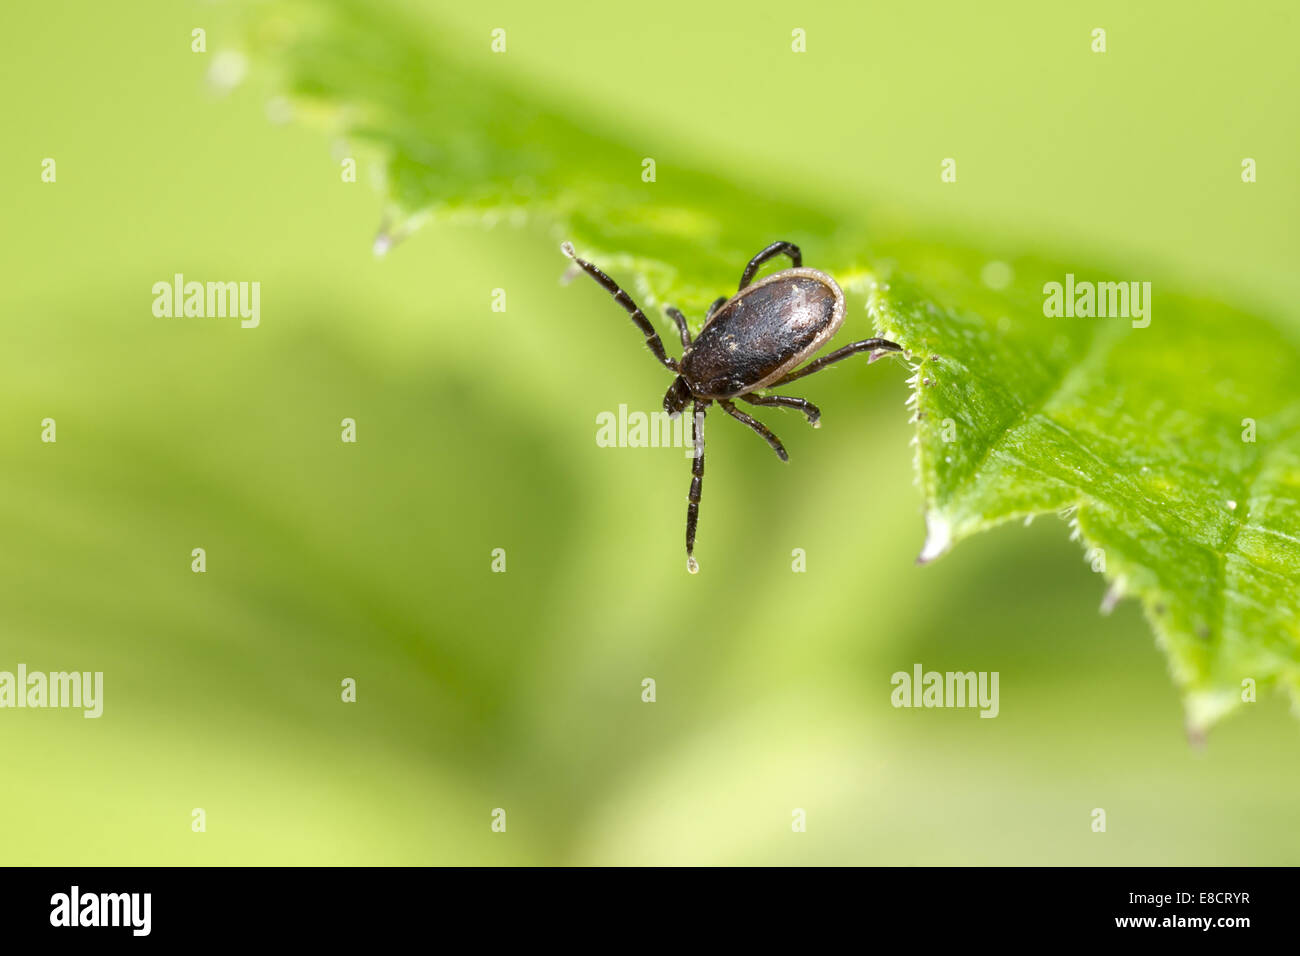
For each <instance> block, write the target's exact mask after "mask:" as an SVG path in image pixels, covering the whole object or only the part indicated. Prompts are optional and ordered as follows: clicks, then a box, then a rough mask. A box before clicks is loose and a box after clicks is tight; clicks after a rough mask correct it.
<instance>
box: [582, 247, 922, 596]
mask: <svg viewBox="0 0 1300 956" xmlns="http://www.w3.org/2000/svg"><path fill="white" fill-rule="evenodd" d="M560 250H561V251H562V252H563V253H564V254H565V255H566V256H568V257H569V258H570V259H572V260H573V261H574V263H576V264H577V266H578V267H579V268H581V269H582V270H583V271H584V272H586V273H587V275H589V276H591V277H592V278H593V279H595V280H596V281H597V282H599V283H600V284H601V286H602V287H603V288H604V289H605V290H606V291H607V292H609V294H610V295H612V296H613V297H614V301H615V302H617V303H618V304H619V305H621V306H622V307H623V308H624V309H626V310H627V313H628V315H630V316H631V317H632V321H633V322H635V323H636V326H637V328H639V329H640V330H641V332H642V333H643V334H644V335H645V344H646V345H647V346H648V347H649V349H650V352H651V354H653V355H654V357H655V358H656V359H658V360H659V364H660V365H662V366H663V367H664V368H666V369H668V371H670V372H673V373H675V375H676V377H675V378H674V379H673V382H672V384H671V385H669V386H668V392H667V394H666V395H664V410H665V411H666V412H668V414H669V415H670V416H672V417H674V418H675V417H676V416H678V415H680V414H681V413H682V412H683V411H684V410H685V409H686V406H687V405H690V406H692V408H691V413H692V420H691V440H692V442H693V443H694V447H695V456H694V459H693V460H692V464H691V490H690V495H689V497H688V498H687V505H686V569H687V570H688V571H690V572H691V573H692V574H694V573H696V572H697V571H699V569H700V566H699V564H698V563H697V562H696V560H695V528H696V525H697V523H698V522H699V517H700V491H701V487H702V486H703V484H704V415H705V411H706V410H707V409H708V407H709V406H710V405H712V404H713V403H714V402H717V403H718V405H720V406H721V407H722V410H723V411H724V412H726V413H727V414H728V415H730V416H731V417H732V418H734V419H736V421H738V422H740V423H741V424H743V425H747V426H749V427H750V428H752V429H753V430H754V431H755V432H757V433H758V434H759V435H760V436H761V437H762V438H763V440H764V441H766V442H767V443H768V444H769V445H771V446H772V450H773V451H774V452H776V454H777V457H778V458H780V459H781V460H782V461H789V460H790V456H789V455H787V454H786V451H785V446H784V445H782V444H781V440H780V439H779V438H777V437H776V435H774V434H772V431H771V429H769V428H768V427H767V426H766V425H764V424H763V423H762V422H760V421H758V420H757V419H755V418H752V417H750V416H749V415H746V414H745V413H744V412H742V411H741V410H740V409H739V408H737V407H736V405H735V402H734V401H733V399H739V400H740V401H742V402H745V403H747V404H749V405H758V406H777V407H780V408H793V409H796V410H797V411H800V412H803V414H804V415H805V416H806V417H807V419H808V423H809V424H810V425H812V426H813V427H814V428H817V427H819V425H820V422H821V410H820V409H819V408H818V407H817V406H816V405H814V404H813V403H812V402H810V401H808V400H807V399H805V398H795V397H794V396H791V395H767V394H759V393H760V392H761V391H762V390H764V389H768V388H773V387H775V386H778V385H785V384H786V383H788V382H793V381H794V380H795V379H800V378H803V377H804V376H806V375H811V374H813V372H820V371H821V370H822V369H824V368H826V366H828V365H831V364H833V363H835V362H838V361H840V360H841V359H846V358H848V357H849V356H850V355H856V354H857V353H859V352H869V353H871V354H870V358H869V361H873V362H874V361H875V360H876V359H877V358H878V357H879V354H878V353H881V352H899V351H902V347H901V346H899V345H896V344H895V343H893V342H890V341H888V340H887V339H863V340H862V341H860V342H853V343H851V344H849V345H846V346H844V347H843V348H841V349H836V350H835V351H834V352H830V353H829V354H827V355H823V356H822V357H821V358H819V359H817V360H816V361H814V362H809V363H808V364H807V365H803V367H802V368H800V367H799V366H800V365H802V363H803V362H804V361H805V360H806V359H807V358H808V357H809V356H811V355H812V354H813V353H814V352H816V351H817V350H818V349H820V348H821V347H822V346H823V345H825V344H826V343H827V342H829V341H830V339H831V336H833V335H834V334H835V333H836V332H837V331H838V330H839V328H840V326H841V325H842V324H843V323H844V293H843V292H841V291H840V287H839V286H838V285H837V284H836V282H835V280H834V279H832V278H831V277H830V276H828V275H827V274H826V273H824V272H820V271H818V270H817V269H806V268H804V265H803V254H802V253H800V251H799V247H798V246H796V245H794V243H790V242H774V243H772V244H771V245H770V246H768V247H767V248H766V249H764V250H763V251H762V252H760V253H759V254H758V255H756V256H754V258H752V259H750V260H749V264H748V265H746V266H745V271H744V272H742V273H741V274H740V288H739V289H737V291H736V294H735V295H733V296H731V298H727V297H726V296H725V295H724V296H721V297H719V298H718V299H717V301H715V302H714V303H713V304H712V305H711V306H709V310H708V313H707V314H706V315H705V317H704V327H703V328H702V329H700V334H699V335H698V336H696V337H695V339H694V340H693V341H692V339H691V330H690V329H689V328H688V327H687V325H686V316H684V315H682V313H681V312H680V311H678V310H677V309H675V308H673V307H672V306H668V307H667V308H665V310H664V311H665V312H667V313H668V316H669V318H671V319H672V320H673V322H675V323H676V324H677V331H678V332H680V333H681V337H682V357H681V359H680V360H679V359H674V358H672V357H671V356H669V355H668V353H667V352H666V351H664V343H663V340H662V339H660V338H659V333H658V332H656V331H655V328H654V326H653V325H651V324H650V320H649V319H647V318H646V315H645V313H644V312H642V311H641V308H640V307H639V306H638V305H637V304H636V303H635V302H633V301H632V297H631V296H630V295H628V294H627V293H626V292H624V291H623V290H622V289H621V288H619V286H618V283H617V282H615V281H614V280H613V279H611V278H610V277H609V276H607V275H605V273H603V272H601V271H600V269H598V268H596V266H594V265H592V264H591V263H590V262H588V261H586V260H585V259H579V258H578V256H577V254H576V253H575V252H574V250H573V244H572V243H569V242H566V243H563V244H562V245H561V246H560ZM777 256H788V257H789V259H790V263H791V268H789V269H784V270H782V271H781V272H775V273H773V274H771V275H769V276H766V277H764V278H762V279H760V280H759V281H757V282H755V281H754V276H755V275H756V274H757V273H758V270H759V269H760V268H761V267H762V265H763V264H764V263H765V262H767V261H768V260H770V259H774V258H776V257H777Z"/></svg>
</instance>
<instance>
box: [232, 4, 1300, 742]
mask: <svg viewBox="0 0 1300 956" xmlns="http://www.w3.org/2000/svg"><path fill="white" fill-rule="evenodd" d="M250 40H251V42H252V45H253V47H254V48H255V50H257V51H258V52H260V53H261V54H262V55H263V57H264V59H265V60H267V61H268V62H270V63H272V64H273V65H274V66H275V67H276V68H277V69H278V70H279V71H280V74H281V76H282V78H283V83H284V88H285V91H286V93H287V94H288V95H289V96H290V98H291V99H292V100H293V102H294V103H296V104H297V106H298V109H299V111H300V112H302V113H303V114H304V115H310V116H316V117H324V118H326V119H327V121H328V122H329V123H330V124H331V125H332V126H333V128H334V131H335V132H336V133H338V134H341V135H344V136H346V137H348V138H349V139H352V140H356V141H363V142H366V143H369V144H371V145H373V146H374V147H376V148H377V149H378V150H379V151H380V152H381V154H382V155H383V156H385V157H386V168H387V202H388V210H387V213H386V216H385V224H384V226H383V227H382V228H381V232H380V236H379V238H378V248H380V249H386V248H387V247H388V246H389V245H390V244H391V243H392V242H394V241H396V240H398V239H401V238H403V237H405V236H406V235H408V234H409V233H410V232H411V231H412V230H413V229H414V228H415V226H417V225H419V224H420V223H423V222H426V221H430V220H433V221H473V222H476V223H487V224H496V223H501V224H507V225H515V226H530V227H534V228H535V227H537V226H540V227H542V228H543V229H545V230H547V235H548V236H549V238H550V240H552V241H553V242H554V243H555V245H554V246H553V247H552V248H553V251H554V255H555V256H556V260H557V272H558V270H559V269H560V268H561V266H562V260H561V259H560V253H559V249H558V244H559V241H560V240H561V239H570V240H572V241H573V242H574V243H575V245H576V246H577V248H578V251H579V253H580V254H581V255H583V256H585V257H587V258H589V259H592V260H594V261H595V262H597V263H598V264H599V265H601V266H602V267H603V268H605V269H606V271H608V272H610V273H611V274H612V275H614V276H615V278H617V279H618V280H619V281H621V282H623V283H624V284H625V285H626V286H627V287H628V288H629V291H631V292H632V293H633V294H634V295H635V296H636V297H637V298H638V299H640V300H641V304H642V305H643V306H644V307H645V308H646V310H647V312H648V313H649V314H651V316H652V319H653V320H654V321H656V322H658V323H659V326H660V328H661V330H663V331H664V332H665V333H669V334H670V333H671V327H670V326H669V325H668V323H667V322H666V321H665V320H664V319H663V317H662V316H661V315H659V314H658V312H659V310H658V309H657V308H655V307H656V306H661V305H663V304H665V303H672V304H675V305H678V306H679V307H681V308H682V309H683V310H684V311H686V313H687V315H688V316H689V317H690V318H691V319H692V321H693V323H694V324H695V325H696V326H698V325H699V323H700V319H701V317H702V315H703V311H704V309H705V307H706V306H707V304H708V303H709V302H710V301H712V300H713V299H714V298H715V297H716V296H717V295H719V294H720V293H721V292H723V291H725V290H726V289H728V288H729V287H731V284H732V283H734V282H735V281H736V279H737V276H738V273H739V270H740V267H741V266H742V265H743V263H744V262H745V261H747V260H748V258H749V257H750V256H751V255H752V254H753V253H754V252H755V251H756V250H757V249H758V248H761V247H762V246H763V245H765V244H767V243H768V242H769V241H771V240H772V239H775V238H782V239H789V240H792V241H794V242H796V243H799V244H800V245H802V246H804V247H805V254H806V261H807V264H809V265H814V266H816V267H818V268H822V269H824V270H826V271H828V272H831V273H833V274H834V275H835V276H836V277H837V278H838V279H839V280H840V282H841V284H842V285H843V286H844V287H845V290H846V293H847V294H848V297H849V302H850V316H851V318H850V321H852V315H853V314H854V313H855V312H856V313H859V314H860V313H861V310H862V309H863V308H864V306H865V307H866V309H867V310H868V312H869V314H870V316H871V318H872V319H873V321H874V323H875V326H876V328H877V330H878V331H879V332H881V333H882V334H884V335H886V336H888V337H890V338H893V339H894V340H896V341H898V342H899V343H901V344H902V345H904V346H905V347H906V348H907V349H908V350H909V358H910V360H911V363H912V366H913V372H914V376H913V378H912V380H911V382H912V385H913V395H912V398H911V404H912V405H913V407H914V411H915V421H916V426H917V435H916V453H917V472H918V478H919V483H920V487H921V490H922V493H923V495H924V499H925V509H926V513H927V524H928V535H927V540H926V544H925V546H924V549H923V552H922V557H923V559H924V560H930V559H933V558H935V557H937V556H939V555H940V554H942V553H944V552H946V551H947V550H948V549H949V548H950V547H951V546H952V545H953V544H955V543H957V542H958V541H960V540H962V539H963V538H965V537H967V536H968V535H971V534H974V533H976V532H978V531H981V530H983V529H985V528H988V527H991V526H993V525H996V524H999V523H1001V522H1004V521H1008V520H1011V519H1013V518H1022V519H1029V518H1032V517H1033V516H1034V515H1038V514H1050V513H1053V512H1059V513H1062V514H1064V515H1066V516H1067V517H1068V518H1069V521H1070V525H1071V527H1072V529H1073V533H1074V535H1075V536H1076V537H1077V538H1079V539H1080V540H1081V542H1082V544H1083V547H1084V549H1085V558H1086V560H1087V561H1088V564H1089V565H1090V566H1091V567H1092V568H1093V569H1094V570H1096V571H1099V572H1104V575H1105V578H1106V580H1107V581H1109V582H1110V588H1109V591H1108V592H1107V597H1106V600H1105V601H1104V605H1105V606H1109V605H1110V604H1112V603H1113V602H1114V600H1116V599H1117V598H1118V597H1120V596H1123V595H1131V596H1135V597H1137V598H1139V599H1140V600H1141V602H1142V605H1143V607H1144V608H1145V610H1146V613H1147V616H1148V617H1149V619H1150V621H1151V623H1152V626H1153V628H1154V629H1155V632H1156V635H1157V638H1158V640H1159V643H1160V644H1161V645H1162V646H1163V648H1164V649H1165V651H1166V652H1167V654H1168V655H1169V659H1170V662H1171V667H1172V671H1173V676H1174V680H1175V681H1176V683H1177V684H1178V686H1179V687H1180V688H1181V690H1182V691H1183V693H1184V695H1185V700H1186V706H1187V715H1188V721H1189V726H1190V727H1191V729H1192V730H1193V732H1195V733H1200V732H1202V731H1203V730H1204V729H1205V728H1206V727H1208V726H1209V725H1210V724H1211V723H1213V722H1214V721H1215V720H1216V719H1217V718H1219V717H1220V716H1222V715H1223V714H1225V713H1227V712H1228V711H1230V710H1231V709H1233V708H1234V707H1235V706H1236V705H1237V704H1238V703H1240V702H1241V700H1242V699H1243V681H1246V680H1247V679H1249V680H1251V681H1254V682H1255V684H1256V685H1257V686H1258V688H1259V689H1261V690H1262V689H1263V688H1264V687H1266V686H1268V685H1271V684H1272V685H1281V686H1283V687H1285V688H1286V689H1288V690H1289V691H1290V692H1291V693H1292V695H1293V697H1294V696H1295V695H1297V694H1300V622H1298V620H1297V593H1298V591H1297V583H1300V518H1298V515H1300V512H1298V511H1297V508H1296V502H1297V500H1300V437H1298V436H1300V413H1298V412H1297V408H1296V407H1295V405H1294V404H1293V402H1292V400H1291V396H1292V395H1293V394H1294V389H1295V386H1296V383H1297V381H1300V374H1298V373H1300V355H1298V352H1297V349H1296V346H1295V344H1294V343H1293V342H1292V341H1290V340H1289V339H1288V338H1287V337H1286V336H1285V335H1284V333H1283V332H1282V331H1281V330H1280V329H1279V328H1277V327H1275V326H1274V325H1273V324H1271V323H1270V322H1269V321H1267V320H1265V319H1264V318H1261V317H1260V316H1258V315H1253V314H1250V313H1249V312H1246V311H1242V310H1240V309H1235V308H1232V307H1230V306H1228V305H1225V304H1222V303H1220V302H1216V301H1214V300H1213V299H1210V298H1203V297H1198V296H1196V295H1195V294H1192V293H1189V292H1186V291H1180V290H1179V289H1177V288H1175V287H1173V285H1171V284H1168V283H1165V282H1163V281H1161V279H1160V277H1158V276H1152V275H1148V274H1146V273H1145V272H1143V273H1142V274H1132V273H1131V272H1130V271H1126V270H1125V269H1123V268H1114V267H1111V268H1106V269H1099V268H1097V267H1096V266H1095V265H1092V264H1089V263H1087V262H1081V261H1074V260H1073V259H1072V258H1070V257H1068V256H1065V257H1058V259H1060V260H1061V261H1052V260H1050V259H1048V258H1046V257H1042V256H1039V255H1009V254H1007V253H1006V252H1004V251H1001V250H989V249H980V248H977V247H973V246H972V244H971V243H969V242H962V241H952V240H951V239H947V238H945V237H941V236H934V235H929V236H922V235H918V234H916V233H915V230H914V228H912V227H910V226H909V225H907V224H905V223H902V222H900V221H898V220H890V219H886V218H884V217H882V216H881V215H879V214H876V215H872V216H870V217H867V216H865V215H862V214H859V213H858V212H857V211H853V212H846V211H845V210H843V209H837V210H827V209H824V208H821V207H820V206H818V205H817V204H815V203H809V202H807V201H803V200H802V198H801V197H800V195H799V194H798V192H797V191H796V189H795V188H794V187H792V186H791V184H790V183H789V182H786V183H783V184H781V185H780V186H779V187H778V188H775V189H774V188H773V183H771V182H768V183H746V182H740V181H737V180H736V178H735V177H729V176H726V175H721V174H719V173H718V172H716V171H705V170H704V169H701V168H695V169H692V168H689V167H688V166H686V165H685V164H683V163H682V162H680V160H678V159H677V158H674V159H673V160H672V161H668V159H667V158H666V157H658V158H657V159H656V163H655V177H654V181H653V182H647V181H645V180H644V179H643V172H644V170H645V162H644V161H645V160H646V159H655V157H646V156H644V155H642V151H641V150H639V149H637V148H635V147H634V146H632V145H630V142H631V141H632V140H631V139H630V137H629V138H623V137H620V136H619V135H616V134H613V133H609V132H605V131H604V130H603V129H597V128H593V124H590V123H584V122H582V121H581V120H580V119H579V118H578V117H576V116H575V115H574V114H573V112H572V111H571V110H570V109H568V108H566V106H565V104H562V103H557V102H554V101H551V100H550V99H549V98H548V96H547V94H546V92H545V91H544V90H539V89H538V88H537V87H536V84H535V83H533V84H529V83H528V79H527V78H526V77H522V76H519V75H517V74H516V73H515V72H514V71H513V70H512V68H511V65H510V62H509V60H508V58H506V57H493V56H492V55H491V54H489V53H487V52H485V51H467V50H465V49H464V48H463V47H459V46H455V45H453V44H450V43H446V42H444V41H443V40H441V39H440V38H439V34H438V32H437V31H436V30H435V29H433V27H432V26H431V25H430V24H429V23H427V22H425V21H424V20H422V19H420V18H419V17H418V16H415V15H408V14H405V13H403V12H399V11H397V10H394V9H392V8H389V7H388V6H387V5H385V4H383V3H377V2H370V0H368V2H364V3H363V2H357V0H335V2H323V0H322V2H319V3H310V2H304V3H296V4H293V5H292V6H288V7H286V6H283V5H280V6H276V7H271V8H267V7H258V8H256V10H255V15H254V16H253V17H251V19H250ZM602 126H606V127H607V126H608V124H602ZM782 178H785V179H789V178H790V177H782ZM1067 275H1071V276H1073V277H1074V278H1075V279H1076V280H1077V281H1078V282H1081V283H1082V282H1091V283H1099V282H1120V281H1124V282H1127V281H1137V282H1139V283H1142V282H1150V283H1151V291H1150V324H1149V325H1148V326H1146V327H1134V324H1133V323H1132V322H1131V321H1130V320H1129V319H1128V318H1124V317H1108V318H1098V317H1083V316H1072V317H1066V316H1049V315H1047V314H1045V306H1044V302H1045V286H1046V284H1047V283H1052V282H1057V283H1065V282H1066V281H1067V280H1066V277H1067ZM1139 288H1141V286H1139ZM863 331H865V330H863ZM670 340H671V339H670ZM1252 429H1253V440H1246V439H1248V438H1251V437H1252V434H1251V432H1252ZM1016 589H1017V584H1016V582H1015V581H1008V582H1007V584H1006V587H1005V589H1004V590H1003V591H1001V592H1000V593H997V594H991V595H989V596H988V599H989V600H990V601H1007V602H1010V601H1014V600H1016ZM1043 638H1044V639H1045V640H1050V639H1051V633H1050V629H1047V628H1045V630H1044V634H1043Z"/></svg>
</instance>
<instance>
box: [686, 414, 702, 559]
mask: <svg viewBox="0 0 1300 956" xmlns="http://www.w3.org/2000/svg"><path fill="white" fill-rule="evenodd" d="M706 407H707V405H703V404H701V403H700V402H695V403H694V407H693V408H692V409H691V412H692V414H691V442H692V443H693V444H694V445H695V457H694V458H692V459H691V493H690V495H689V496H688V497H687V499H686V570H687V571H689V572H691V574H695V573H696V572H698V571H699V570H700V565H699V563H698V562H697V561H696V560H695V525H696V524H697V523H698V522H699V520H700V487H701V486H702V485H703V484H704V409H705V408H706Z"/></svg>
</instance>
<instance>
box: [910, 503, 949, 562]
mask: <svg viewBox="0 0 1300 956" xmlns="http://www.w3.org/2000/svg"><path fill="white" fill-rule="evenodd" d="M951 547H952V525H951V524H949V523H948V519H947V518H945V517H944V516H943V515H941V514H939V513H938V512H937V511H931V512H930V513H929V514H927V515H926V516H925V545H924V546H923V547H922V548H921V553H920V554H918V555H917V556H916V563H917V564H929V563H930V562H931V561H933V560H934V559H935V558H937V557H939V556H940V555H942V554H944V553H945V552H947V550H948V549H949V548H951Z"/></svg>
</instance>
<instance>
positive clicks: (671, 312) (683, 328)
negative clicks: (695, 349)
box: [664, 305, 691, 352]
mask: <svg viewBox="0 0 1300 956" xmlns="http://www.w3.org/2000/svg"><path fill="white" fill-rule="evenodd" d="M664 311H665V312H667V313H668V317H669V318H670V319H672V320H673V321H674V322H676V323H677V331H678V332H680V333H681V334H682V351H683V352H685V351H686V350H687V349H688V348H690V347H691V330H690V327H689V326H688V325H687V324H686V316H684V315H682V314H681V312H679V311H678V310H677V309H674V308H673V307H672V306H671V305H670V306H668V308H666V309H664Z"/></svg>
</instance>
